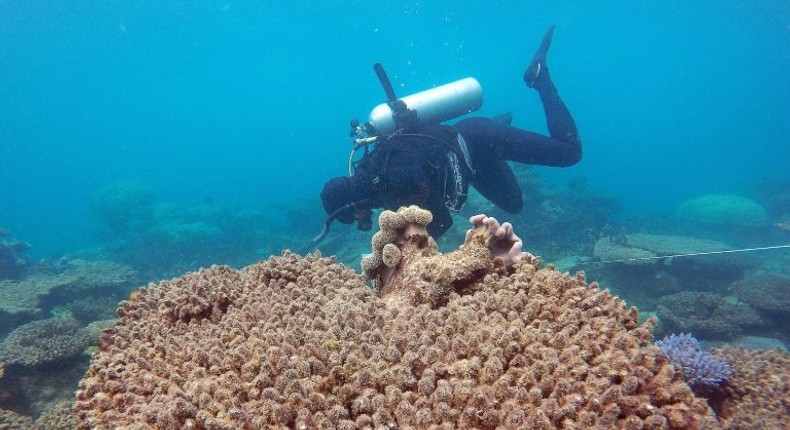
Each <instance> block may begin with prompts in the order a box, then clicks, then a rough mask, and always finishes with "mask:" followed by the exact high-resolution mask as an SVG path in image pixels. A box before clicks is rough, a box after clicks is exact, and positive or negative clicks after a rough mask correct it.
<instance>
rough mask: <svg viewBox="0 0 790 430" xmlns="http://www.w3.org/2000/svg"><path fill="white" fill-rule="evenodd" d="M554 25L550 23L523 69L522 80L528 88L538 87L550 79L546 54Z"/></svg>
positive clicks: (552, 35)
mask: <svg viewBox="0 0 790 430" xmlns="http://www.w3.org/2000/svg"><path fill="white" fill-rule="evenodd" d="M554 27H555V26H554V25H552V26H551V27H549V29H548V30H547V31H546V34H545V35H544V36H543V41H542V42H541V43H540V46H539V47H538V52H536V53H535V56H534V57H532V61H530V62H529V66H527V70H526V71H524V82H525V83H526V84H527V86H528V87H530V88H538V87H539V86H541V85H542V84H543V83H544V82H550V81H551V78H549V68H548V66H547V65H546V54H548V52H549V47H550V46H551V39H552V38H553V37H554Z"/></svg>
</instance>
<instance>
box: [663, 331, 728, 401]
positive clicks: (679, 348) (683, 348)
mask: <svg viewBox="0 0 790 430" xmlns="http://www.w3.org/2000/svg"><path fill="white" fill-rule="evenodd" d="M655 344H656V346H657V347H659V349H661V352H663V353H664V355H666V356H667V357H668V358H669V359H670V360H671V361H672V362H673V363H675V364H676V365H677V366H678V367H679V368H680V370H681V371H682V372H683V378H684V379H685V380H686V383H687V384H688V385H689V387H691V389H692V390H694V391H695V392H697V393H698V394H700V393H704V392H708V391H711V390H715V389H716V388H719V387H720V386H721V385H722V384H723V383H724V382H725V381H726V380H728V379H730V378H731V377H732V375H733V371H732V367H730V365H729V364H727V362H726V361H724V360H721V359H719V358H716V357H714V356H713V355H711V354H708V353H707V352H705V351H703V350H702V347H701V346H700V344H699V341H697V339H696V338H695V337H694V336H693V335H691V334H690V333H689V334H685V333H681V334H672V335H669V336H666V337H664V338H663V339H661V340H658V341H656V342H655Z"/></svg>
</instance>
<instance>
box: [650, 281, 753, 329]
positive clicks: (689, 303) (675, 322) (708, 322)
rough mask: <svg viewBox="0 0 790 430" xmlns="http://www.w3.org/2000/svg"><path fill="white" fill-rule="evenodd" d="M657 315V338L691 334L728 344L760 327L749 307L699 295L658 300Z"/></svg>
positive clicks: (694, 293)
mask: <svg viewBox="0 0 790 430" xmlns="http://www.w3.org/2000/svg"><path fill="white" fill-rule="evenodd" d="M657 315H658V320H659V325H658V330H657V332H658V333H659V335H662V334H669V333H677V332H691V333H695V334H696V335H697V336H699V337H700V338H702V339H707V340H732V339H734V338H736V337H737V336H740V335H742V334H744V333H748V332H750V331H751V330H752V329H754V328H756V327H758V326H760V325H762V324H763V321H762V320H761V319H760V316H759V315H757V313H756V312H755V311H754V310H753V309H751V308H750V307H748V306H746V305H743V304H733V303H729V302H727V301H726V300H725V299H724V298H723V297H721V296H718V295H716V294H712V293H705V292H700V291H684V292H682V293H677V294H670V295H668V296H663V297H661V298H660V299H658V306H657Z"/></svg>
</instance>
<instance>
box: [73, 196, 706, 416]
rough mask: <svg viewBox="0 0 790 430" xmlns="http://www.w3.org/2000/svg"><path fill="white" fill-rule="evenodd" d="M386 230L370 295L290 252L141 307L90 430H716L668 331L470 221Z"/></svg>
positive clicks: (135, 308)
mask: <svg viewBox="0 0 790 430" xmlns="http://www.w3.org/2000/svg"><path fill="white" fill-rule="evenodd" d="M430 220H431V216H430V213H428V212H427V211H424V210H422V209H419V208H416V207H410V208H403V209H401V210H399V211H398V212H397V213H396V212H389V211H387V212H384V213H382V215H381V217H380V220H379V221H380V226H381V231H379V232H378V233H376V235H375V236H374V237H373V240H372V254H371V255H370V256H368V257H366V258H365V259H364V260H363V263H362V264H363V268H364V272H365V274H366V275H367V276H368V277H369V278H371V279H372V280H373V283H374V287H375V292H372V291H371V290H370V289H369V288H368V287H367V286H366V285H365V283H364V279H363V278H362V277H361V276H360V275H358V274H356V273H355V272H353V271H352V270H350V269H348V268H346V267H345V266H342V265H339V264H336V263H335V262H334V260H333V259H332V258H322V257H320V256H319V255H308V256H307V257H300V256H297V255H295V254H292V253H289V252H285V253H284V254H283V255H282V256H280V257H272V258H270V259H268V260H266V261H262V262H259V263H257V264H255V265H252V266H249V267H247V268H244V269H242V270H238V271H237V270H233V269H230V268H228V267H225V266H214V267H212V268H210V269H207V270H201V271H199V272H196V273H191V274H188V275H185V276H183V277H180V278H176V279H173V280H171V281H167V282H162V283H160V284H158V285H154V284H152V285H149V286H148V287H147V288H144V289H141V290H140V291H139V293H137V294H135V295H134V297H133V298H132V299H130V300H129V301H128V302H124V303H122V305H121V308H120V313H121V315H122V316H123V318H122V321H121V322H120V323H119V324H118V325H117V326H116V327H115V328H113V329H112V330H111V331H109V332H107V333H105V336H104V338H103V343H102V346H101V347H100V349H99V351H98V352H96V353H95V355H94V357H93V360H92V364H91V367H90V369H89V371H88V372H87V374H86V376H85V378H84V379H83V381H82V383H81V385H80V390H79V392H78V395H77V399H78V400H77V402H76V405H75V410H76V411H77V413H78V414H79V416H80V418H81V428H86V429H87V428H100V429H109V428H119V427H124V426H129V427H131V428H162V429H170V428H192V429H240V428H303V429H312V428H348V429H351V428H428V427H435V428H481V429H494V428H536V429H552V428H596V426H597V427H599V428H623V429H642V428H644V429H659V428H674V429H689V428H691V429H693V428H717V424H716V421H715V420H714V419H713V418H712V416H711V411H710V408H709V407H708V406H707V404H706V403H705V401H704V400H701V399H698V398H696V397H694V395H693V394H692V393H691V391H690V390H689V388H688V386H687V385H686V384H685V383H683V382H682V379H681V375H680V374H679V372H677V371H676V370H675V369H674V368H673V367H672V366H671V365H669V364H668V363H667V362H666V360H665V359H664V358H663V356H662V355H661V354H660V352H659V351H658V350H657V349H656V348H649V347H646V346H648V343H649V342H650V341H651V333H652V326H653V321H652V320H648V322H646V323H644V324H641V325H640V324H638V322H637V314H636V310H635V309H633V308H631V309H625V308H624V304H623V302H622V301H621V300H619V299H618V298H616V297H613V296H611V295H610V294H609V293H608V292H606V291H601V290H599V289H598V287H597V285H595V284H594V283H593V284H588V283H587V282H586V281H585V279H584V276H583V275H582V274H578V275H576V276H570V275H568V274H561V273H558V272H556V271H554V270H551V269H541V268H539V261H538V259H537V258H535V257H533V256H531V255H530V254H528V253H522V251H521V240H520V239H519V238H518V237H517V236H516V235H515V234H514V233H513V230H512V227H511V226H510V225H509V224H507V223H505V224H502V225H500V224H499V223H498V222H497V221H496V220H494V219H493V218H487V217H475V218H472V224H473V227H474V228H473V230H472V231H471V232H470V233H469V234H468V235H467V240H466V243H465V245H464V246H463V247H462V248H461V249H459V250H457V251H454V252H451V253H448V254H441V253H439V252H438V249H437V247H436V243H435V242H434V241H433V239H432V238H430V236H428V235H427V233H426V232H425V225H427V224H428V223H429V222H430Z"/></svg>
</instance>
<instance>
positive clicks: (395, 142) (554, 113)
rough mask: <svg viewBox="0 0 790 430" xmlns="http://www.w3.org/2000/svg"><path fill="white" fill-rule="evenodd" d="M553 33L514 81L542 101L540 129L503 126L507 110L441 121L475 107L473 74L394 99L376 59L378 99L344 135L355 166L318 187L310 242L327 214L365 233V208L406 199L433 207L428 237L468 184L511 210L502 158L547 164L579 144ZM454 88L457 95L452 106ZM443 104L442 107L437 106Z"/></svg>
mask: <svg viewBox="0 0 790 430" xmlns="http://www.w3.org/2000/svg"><path fill="white" fill-rule="evenodd" d="M553 32H554V26H552V27H551V28H549V29H548V31H547V32H546V34H545V36H544V38H543V41H542V43H541V45H540V47H539V48H538V51H537V53H536V54H535V56H534V57H533V59H532V61H531V62H530V63H529V65H528V66H527V69H526V71H525V72H524V82H525V83H526V85H527V86H528V87H530V88H533V89H535V90H536V91H537V92H538V95H539V96H540V100H541V102H542V103H543V109H544V111H545V114H546V122H547V125H548V130H549V135H550V136H545V135H542V134H538V133H534V132H531V131H527V130H522V129H519V128H516V127H513V126H511V125H510V119H511V118H510V117H511V115H509V114H506V115H501V116H499V117H496V118H484V117H469V118H466V119H463V120H461V121H459V122H458V123H456V124H455V125H446V124H442V123H441V122H442V121H445V120H447V119H452V118H454V117H456V116H459V115H461V114H464V113H468V112H471V111H472V110H475V109H477V108H479V107H480V105H481V104H482V90H480V87H479V84H477V81H475V80H474V79H473V78H467V79H466V80H462V81H458V83H457V84H448V85H446V86H445V87H447V89H442V87H438V88H434V89H432V90H428V91H425V92H424V93H418V94H416V95H414V96H409V97H405V98H403V99H399V98H398V97H396V96H395V93H394V91H393V89H392V85H391V84H390V82H389V79H388V78H387V75H386V73H384V70H383V68H382V67H381V65H380V64H376V65H374V69H375V70H376V73H377V74H378V77H379V80H380V81H381V83H382V86H383V87H384V91H385V93H386V94H387V98H388V102H387V103H386V105H380V106H379V107H377V108H376V109H374V110H373V112H371V117H370V120H369V121H368V122H367V123H365V124H363V125H360V124H359V123H358V122H357V121H352V123H351V126H352V137H353V136H355V135H356V136H357V139H356V140H355V144H354V149H353V151H352V157H353V155H354V152H355V151H356V150H357V149H359V148H360V147H364V150H365V152H364V155H363V156H362V157H361V159H360V160H359V161H357V162H356V163H352V161H351V160H349V176H343V177H336V178H332V179H330V180H329V181H328V182H327V183H326V184H325V185H324V188H323V190H322V191H321V201H322V203H323V206H324V209H325V210H326V212H327V214H328V217H327V220H326V222H325V225H324V230H323V231H322V232H321V234H320V235H318V236H317V237H316V238H315V239H314V242H318V241H320V240H322V239H323V238H324V237H325V236H326V234H327V233H328V231H329V227H330V225H331V223H332V222H333V221H334V220H335V219H336V220H338V221H340V222H341V223H344V224H351V223H353V222H355V221H356V222H357V227H358V228H359V229H360V230H369V229H370V228H371V227H372V220H371V217H372V210H373V209H375V208H385V209H390V210H393V211H394V210H397V209H398V208H399V207H401V206H407V205H418V206H420V207H422V208H424V209H427V210H429V211H431V213H433V221H432V222H431V223H430V224H429V225H428V227H427V230H428V233H430V234H431V235H432V236H433V237H434V238H438V237H439V236H441V235H442V234H443V233H444V232H446V231H447V229H448V228H449V227H450V225H451V224H452V217H451V216H450V211H451V210H452V211H458V210H460V209H461V207H462V206H463V204H464V202H465V201H466V197H467V190H468V186H469V184H471V185H472V186H474V187H475V189H477V191H479V192H480V194H481V195H483V197H485V198H486V199H488V200H490V201H491V202H492V203H494V204H495V205H496V206H498V207H499V208H501V209H503V210H505V211H506V212H509V213H518V212H520V211H521V209H522V207H523V204H524V201H523V196H522V192H521V189H520V188H519V185H518V182H517V181H516V177H515V175H514V173H513V171H512V170H511V168H510V166H509V165H508V163H507V161H508V160H509V161H515V162H519V163H526V164H534V165H542V166H555V167H567V166H572V165H574V164H576V163H578V162H579V160H581V156H582V148H581V140H580V139H579V135H578V133H577V130H576V124H575V123H574V120H573V118H572V117H571V114H570V112H569V111H568V108H567V107H566V106H565V103H564V102H563V101H562V99H560V96H559V94H558V92H557V88H556V87H555V86H554V83H553V82H552V80H551V76H550V75H549V69H548V67H547V65H546V54H547V52H548V49H549V46H550V45H551V41H552V36H553ZM451 85H455V86H454V87H451ZM459 94H460V96H461V98H464V97H465V99H463V100H460V107H461V109H460V111H459V109H458V107H459V106H458V105H459ZM448 95H449V96H448ZM441 97H444V99H443V100H439V98H441ZM453 98H455V101H453ZM448 99H449V100H450V101H449V102H448ZM442 103H444V105H443V104H442ZM448 103H449V105H451V106H450V108H449V110H448V112H449V113H448V112H441V111H442V108H446V107H447V104H448ZM453 104H455V105H456V106H452V105H453ZM379 108H381V109H379ZM453 109H455V110H453ZM446 110H447V109H446ZM381 112H384V115H383V116H382V115H381ZM437 119H438V121H437ZM370 146H373V149H370V148H369V147H370Z"/></svg>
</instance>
